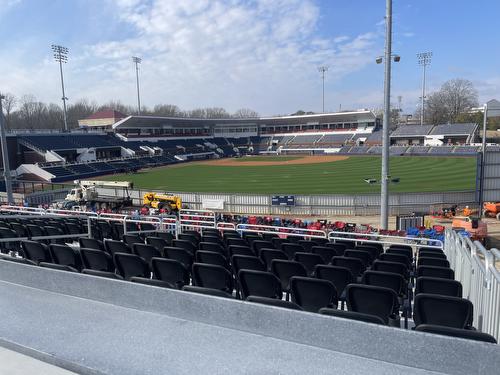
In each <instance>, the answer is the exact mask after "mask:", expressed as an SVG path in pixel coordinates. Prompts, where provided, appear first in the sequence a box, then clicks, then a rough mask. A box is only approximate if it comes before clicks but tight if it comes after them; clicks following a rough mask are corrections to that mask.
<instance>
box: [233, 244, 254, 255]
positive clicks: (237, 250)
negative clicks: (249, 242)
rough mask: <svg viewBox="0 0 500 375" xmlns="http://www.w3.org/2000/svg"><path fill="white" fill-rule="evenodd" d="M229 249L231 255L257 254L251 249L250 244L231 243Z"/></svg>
mask: <svg viewBox="0 0 500 375" xmlns="http://www.w3.org/2000/svg"><path fill="white" fill-rule="evenodd" d="M228 250H229V255H230V256H231V257H232V256H234V255H246V256H250V257H253V256H255V253H254V252H253V251H252V250H251V249H250V247H249V246H240V245H229V248H228Z"/></svg>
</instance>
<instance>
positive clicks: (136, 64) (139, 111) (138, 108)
mask: <svg viewBox="0 0 500 375" xmlns="http://www.w3.org/2000/svg"><path fill="white" fill-rule="evenodd" d="M132 61H133V62H134V64H135V80H136V85H137V115H138V116H140V115H141V96H140V94H139V64H140V63H141V62H142V59H141V58H140V57H137V56H132Z"/></svg>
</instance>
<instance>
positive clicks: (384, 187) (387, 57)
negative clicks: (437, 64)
mask: <svg viewBox="0 0 500 375" xmlns="http://www.w3.org/2000/svg"><path fill="white" fill-rule="evenodd" d="M385 8H386V9H385V12H386V14H385V54H384V63H385V72H384V120H383V125H382V126H383V128H382V175H381V181H380V185H381V186H380V229H388V227H389V181H388V180H389V179H390V175H389V127H390V121H391V57H392V0H386V6H385ZM399 60H400V57H399V56H394V61H396V62H397V61H399ZM380 62H381V61H380ZM380 62H379V59H377V63H380Z"/></svg>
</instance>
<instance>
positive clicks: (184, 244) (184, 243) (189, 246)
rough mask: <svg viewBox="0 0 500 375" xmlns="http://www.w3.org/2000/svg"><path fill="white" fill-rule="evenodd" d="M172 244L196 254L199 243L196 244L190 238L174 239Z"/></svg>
mask: <svg viewBox="0 0 500 375" xmlns="http://www.w3.org/2000/svg"><path fill="white" fill-rule="evenodd" d="M172 246H173V247H180V248H181V249H184V250H187V251H189V252H190V253H191V254H192V255H194V253H195V251H196V246H197V245H195V244H194V243H193V242H191V241H189V240H183V239H179V240H173V241H172Z"/></svg>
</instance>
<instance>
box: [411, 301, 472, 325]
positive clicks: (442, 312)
mask: <svg viewBox="0 0 500 375" xmlns="http://www.w3.org/2000/svg"><path fill="white" fill-rule="evenodd" d="M413 320H414V321H415V326H417V327H418V326H419V325H420V324H432V325H439V326H446V327H452V328H460V329H464V328H471V327H472V320H473V307H472V303H471V302H470V301H469V300H467V299H464V298H458V297H450V296H443V295H437V294H426V293H419V294H417V295H416V296H415V303H414V309H413Z"/></svg>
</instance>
